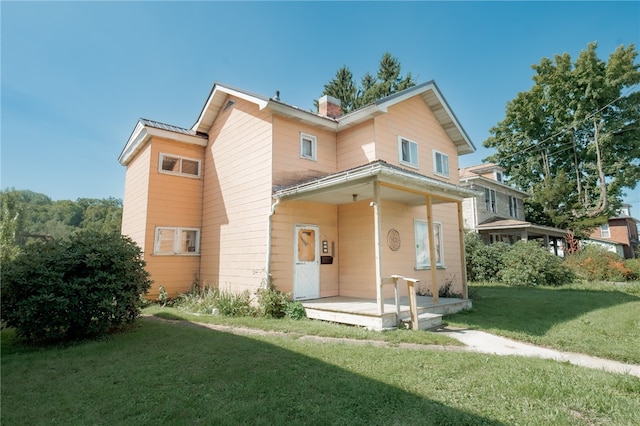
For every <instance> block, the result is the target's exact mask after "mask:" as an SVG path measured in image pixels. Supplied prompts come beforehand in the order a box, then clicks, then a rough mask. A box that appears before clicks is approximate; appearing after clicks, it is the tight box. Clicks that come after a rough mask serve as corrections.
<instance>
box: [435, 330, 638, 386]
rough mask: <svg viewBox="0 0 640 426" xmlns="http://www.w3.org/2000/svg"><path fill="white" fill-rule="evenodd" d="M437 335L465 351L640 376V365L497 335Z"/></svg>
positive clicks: (448, 332) (460, 332) (459, 332)
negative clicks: (460, 346) (450, 339)
mask: <svg viewBox="0 0 640 426" xmlns="http://www.w3.org/2000/svg"><path fill="white" fill-rule="evenodd" d="M432 331H434V332H435V333H438V334H444V335H445V336H449V337H451V338H453V339H456V340H459V341H460V342H462V343H464V344H465V345H467V348H468V350H470V351H474V352H481V353H486V354H494V355H520V356H529V357H538V358H544V359H552V360H555V361H560V362H569V363H571V364H575V365H579V366H582V367H588V368H594V369H598V370H605V371H610V372H612V373H620V374H630V375H632V376H636V377H640V365H635V364H625V363H622V362H618V361H612V360H608V359H603V358H596V357H593V356H588V355H583V354H577V353H572V352H561V351H556V350H553V349H547V348H541V347H539V346H534V345H530V344H527V343H522V342H517V341H515V340H511V339H507V338H505V337H500V336H496V335H493V334H489V333H486V332H484V331H478V330H466V329H455V328H450V327H440V328H438V329H434V330H432Z"/></svg>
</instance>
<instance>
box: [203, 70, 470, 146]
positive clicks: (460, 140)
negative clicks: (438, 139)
mask: <svg viewBox="0 0 640 426" xmlns="http://www.w3.org/2000/svg"><path fill="white" fill-rule="evenodd" d="M418 95H420V96H422V98H423V99H424V101H425V103H426V104H427V105H428V106H429V108H431V110H432V111H433V113H434V115H435V116H436V119H437V120H438V122H439V123H440V125H441V126H442V127H443V129H444V130H445V132H446V133H447V135H448V136H449V138H450V139H451V140H452V141H453V143H454V144H455V145H456V148H457V150H458V154H459V155H461V154H468V153H471V152H475V150H476V148H475V146H474V145H473V143H472V142H471V139H470V138H469V136H468V135H467V133H466V132H465V131H464V129H463V128H462V125H461V124H460V122H459V121H458V119H457V117H456V116H455V114H454V113H453V111H452V110H451V108H450V107H449V104H448V103H447V101H446V100H445V99H444V97H443V96H442V93H441V92H440V90H439V89H438V86H436V84H435V82H434V81H429V82H426V83H422V84H419V85H417V86H413V87H410V88H408V89H405V90H402V91H400V92H397V93H394V94H392V95H389V96H387V97H384V98H382V99H379V100H377V101H376V102H374V103H372V104H370V105H368V106H366V107H363V108H360V109H358V110H356V111H353V112H351V113H349V114H346V115H344V116H342V117H339V118H337V119H333V118H329V117H324V116H321V115H318V114H315V113H313V112H310V111H305V110H303V109H300V108H298V107H295V106H292V105H288V104H286V103H283V102H280V101H279V100H277V99H274V98H267V97H265V96H261V95H256V94H254V93H251V92H247V91H245V90H240V89H237V88H234V87H231V86H227V85H223V84H220V83H214V85H213V88H212V89H211V92H210V93H209V96H208V97H207V101H206V102H205V104H204V107H203V108H202V111H201V112H200V115H199V116H198V120H196V122H195V124H194V125H193V126H192V127H191V130H194V131H196V132H202V133H208V132H209V130H210V129H211V126H212V125H213V122H214V120H215V118H216V117H217V115H218V114H219V112H220V110H221V109H222V108H223V107H224V104H225V100H226V99H227V98H228V96H235V97H238V98H241V99H244V100H246V101H249V102H252V103H254V104H256V105H257V106H258V108H259V109H261V110H262V109H264V108H269V109H270V110H271V111H272V112H273V113H274V114H278V115H282V116H286V117H288V118H292V119H295V120H299V121H304V122H306V123H307V124H311V125H313V126H319V127H324V128H326V129H329V130H333V131H334V132H338V131H340V130H344V129H348V128H350V127H353V126H355V125H358V124H360V123H363V122H365V121H367V120H370V119H372V118H374V117H376V116H378V115H380V114H385V113H386V112H387V109H388V108H389V107H390V106H392V105H395V104H397V103H400V102H403V101H405V100H407V99H409V98H412V97H414V96H418Z"/></svg>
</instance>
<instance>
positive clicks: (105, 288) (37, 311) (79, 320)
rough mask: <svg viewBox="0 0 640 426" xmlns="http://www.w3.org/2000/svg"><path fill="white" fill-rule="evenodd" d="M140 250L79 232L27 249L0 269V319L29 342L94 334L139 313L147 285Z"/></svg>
mask: <svg viewBox="0 0 640 426" xmlns="http://www.w3.org/2000/svg"><path fill="white" fill-rule="evenodd" d="M144 266H145V263H144V261H143V260H142V252H141V250H140V248H139V247H138V246H137V245H136V244H135V243H134V242H133V241H132V240H131V239H129V238H127V237H122V236H120V235H117V234H106V233H100V232H92V231H83V232H79V233H77V234H75V235H73V236H72V237H70V238H69V239H68V240H64V241H57V240H54V241H44V242H39V243H36V244H32V245H29V246H27V247H25V248H24V250H23V251H22V252H21V253H20V254H19V255H18V256H17V257H16V258H15V259H13V260H11V261H9V262H6V263H5V264H3V265H2V277H1V279H2V288H1V291H2V300H1V315H2V321H3V322H4V323H5V324H6V325H7V326H8V327H15V329H16V334H17V335H19V336H21V337H23V338H26V339H28V340H31V341H59V340H71V339H81V338H86V337H92V336H98V335H101V334H104V333H107V332H109V331H111V330H114V329H117V328H120V327H122V326H124V325H126V324H129V323H131V322H133V320H134V319H135V318H136V317H137V316H138V315H139V314H140V307H141V306H142V300H141V295H143V294H145V293H146V292H147V291H148V290H149V287H150V286H151V281H150V280H149V274H148V273H147V271H146V270H145V269H144Z"/></svg>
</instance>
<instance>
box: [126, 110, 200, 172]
mask: <svg viewBox="0 0 640 426" xmlns="http://www.w3.org/2000/svg"><path fill="white" fill-rule="evenodd" d="M152 137H158V138H163V139H170V140H174V141H177V142H182V143H186V144H190V145H197V146H207V144H208V143H209V140H208V139H207V138H204V137H202V136H195V135H186V134H184V133H176V132H171V131H169V130H164V129H157V128H155V127H150V126H147V125H145V124H143V123H142V122H141V121H138V123H137V124H136V127H135V129H133V132H132V133H131V136H129V140H128V141H127V144H126V145H125V147H124V149H123V150H122V153H120V157H118V161H119V162H120V164H122V165H123V166H126V165H127V164H129V162H130V161H131V160H132V159H133V157H134V156H135V154H137V153H138V151H140V150H141V149H142V148H143V147H144V145H145V144H146V143H147V142H148V141H149V140H150V139H151V138H152Z"/></svg>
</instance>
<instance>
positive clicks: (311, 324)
mask: <svg viewBox="0 0 640 426" xmlns="http://www.w3.org/2000/svg"><path fill="white" fill-rule="evenodd" d="M143 313H144V314H146V315H153V316H157V317H159V318H163V319H170V320H185V321H192V322H200V323H208V324H217V325H226V326H234V327H245V328H252V329H259V330H265V331H276V332H283V333H290V334H291V335H292V336H302V335H313V336H322V337H335V338H348V339H358V340H382V341H385V342H389V343H392V344H397V343H416V344H422V345H454V346H461V345H462V344H461V343H460V342H458V341H457V340H455V339H451V338H449V337H446V336H442V335H437V334H434V333H416V332H413V331H411V330H402V329H400V330H389V331H383V332H379V331H370V330H367V329H365V328H362V327H354V326H347V325H343V324H335V323H329V322H325V321H315V320H308V319H304V320H292V319H286V318H282V319H273V318H264V317H226V316H222V315H194V314H190V313H188V312H184V311H182V310H178V309H176V308H171V307H161V306H158V305H151V306H149V307H147V308H145V309H144V311H143Z"/></svg>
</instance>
